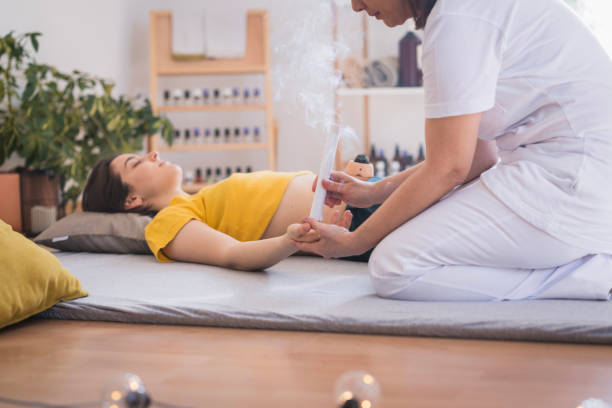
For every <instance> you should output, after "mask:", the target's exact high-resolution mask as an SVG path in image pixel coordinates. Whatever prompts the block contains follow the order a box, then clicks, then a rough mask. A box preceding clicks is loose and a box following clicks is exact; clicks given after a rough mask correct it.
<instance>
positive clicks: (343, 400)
mask: <svg viewBox="0 0 612 408" xmlns="http://www.w3.org/2000/svg"><path fill="white" fill-rule="evenodd" d="M379 400H380V385H379V384H378V381H377V380H376V378H374V376H372V375H371V374H369V373H368V372H366V371H363V370H356V371H347V372H346V373H344V374H342V375H341V376H340V377H339V378H338V380H337V381H336V384H335V385H334V401H335V403H336V406H337V407H339V408H376V407H377V404H378V402H379Z"/></svg>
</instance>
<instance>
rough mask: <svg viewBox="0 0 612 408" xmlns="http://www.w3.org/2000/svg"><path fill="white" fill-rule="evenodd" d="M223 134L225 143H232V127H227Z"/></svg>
mask: <svg viewBox="0 0 612 408" xmlns="http://www.w3.org/2000/svg"><path fill="white" fill-rule="evenodd" d="M223 135H224V136H225V140H224V141H225V143H230V142H231V141H232V140H231V136H232V131H231V130H230V128H225V131H224V133H223Z"/></svg>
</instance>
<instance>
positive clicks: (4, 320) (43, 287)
mask: <svg viewBox="0 0 612 408" xmlns="http://www.w3.org/2000/svg"><path fill="white" fill-rule="evenodd" d="M0 265H2V267H0V282H2V284H0V329H1V328H3V327H5V326H8V325H11V324H14V323H17V322H19V321H21V320H24V319H27V318H28V317H30V316H32V315H35V314H36V313H40V312H42V311H43V310H46V309H48V308H50V307H51V306H53V305H55V304H56V303H58V302H61V301H66V300H72V299H76V298H80V297H83V296H87V292H86V291H84V290H83V289H82V288H81V283H80V282H79V280H78V279H77V278H75V277H74V276H72V275H71V274H70V272H68V270H67V269H66V268H64V267H63V266H62V264H61V263H60V261H59V260H58V259H57V258H56V257H55V256H53V254H52V253H50V252H49V251H46V250H44V249H42V248H40V247H39V246H37V245H36V244H35V243H33V242H32V241H30V240H29V239H27V238H26V237H24V236H23V235H21V234H19V233H18V232H15V231H13V229H12V228H11V226H10V225H8V224H7V223H5V222H4V221H2V220H0Z"/></svg>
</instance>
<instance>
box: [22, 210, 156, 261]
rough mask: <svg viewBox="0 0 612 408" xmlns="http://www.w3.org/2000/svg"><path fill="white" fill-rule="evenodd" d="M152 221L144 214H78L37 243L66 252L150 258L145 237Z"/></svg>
mask: <svg viewBox="0 0 612 408" xmlns="http://www.w3.org/2000/svg"><path fill="white" fill-rule="evenodd" d="M150 221H151V217H148V216H146V215H140V214H127V213H115V214H109V213H96V212H78V213H74V214H71V215H69V216H67V217H64V218H62V219H61V220H59V221H58V222H56V223H55V224H53V225H51V226H50V227H49V228H47V229H46V230H44V231H43V232H42V233H41V234H40V235H39V236H37V237H36V238H35V239H34V242H36V243H37V244H42V245H45V246H48V247H51V248H56V249H61V250H62V251H77V252H111V253H117V254H150V253H151V250H150V249H149V246H148V245H147V241H146V240H145V234H144V230H145V227H146V226H147V224H148V223H149V222H150Z"/></svg>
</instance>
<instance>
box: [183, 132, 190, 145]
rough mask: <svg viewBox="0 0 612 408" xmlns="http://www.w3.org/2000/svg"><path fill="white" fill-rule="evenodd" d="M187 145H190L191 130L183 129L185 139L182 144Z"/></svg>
mask: <svg viewBox="0 0 612 408" xmlns="http://www.w3.org/2000/svg"><path fill="white" fill-rule="evenodd" d="M189 143H191V130H189V129H185V139H184V144H185V145H188V144H189Z"/></svg>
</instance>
